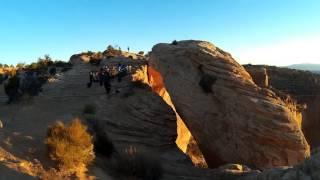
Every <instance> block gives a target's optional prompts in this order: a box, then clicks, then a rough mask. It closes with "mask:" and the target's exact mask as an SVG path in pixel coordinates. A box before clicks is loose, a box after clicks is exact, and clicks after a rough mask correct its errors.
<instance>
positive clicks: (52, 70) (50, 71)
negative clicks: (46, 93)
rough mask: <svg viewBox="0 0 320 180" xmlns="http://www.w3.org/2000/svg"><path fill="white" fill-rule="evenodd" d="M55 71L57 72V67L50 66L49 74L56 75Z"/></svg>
mask: <svg viewBox="0 0 320 180" xmlns="http://www.w3.org/2000/svg"><path fill="white" fill-rule="evenodd" d="M56 73H57V68H55V67H52V68H50V70H49V74H50V75H51V76H54V75H56Z"/></svg>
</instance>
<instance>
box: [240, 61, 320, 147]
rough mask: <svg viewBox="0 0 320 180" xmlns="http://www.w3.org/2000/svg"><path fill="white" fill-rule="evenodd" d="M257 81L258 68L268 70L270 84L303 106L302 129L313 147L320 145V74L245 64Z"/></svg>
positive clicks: (257, 81)
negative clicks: (256, 72) (255, 72)
mask: <svg viewBox="0 0 320 180" xmlns="http://www.w3.org/2000/svg"><path fill="white" fill-rule="evenodd" d="M244 67H245V68H246V69H247V70H248V72H250V74H251V76H252V77H253V79H254V80H255V82H256V83H261V82H260V81H259V80H258V79H257V78H255V75H256V74H254V73H251V72H254V71H256V70H257V69H261V68H264V69H266V70H267V74H268V75H267V76H268V79H269V82H270V86H271V87H272V88H274V89H276V90H278V91H280V92H282V93H283V94H286V95H290V96H291V97H292V98H293V99H295V100H296V101H297V102H298V103H299V104H300V105H301V106H302V107H303V108H302V112H303V113H302V115H303V117H302V130H303V133H304V135H305V137H306V139H307V141H308V143H309V144H310V146H311V148H312V149H314V148H317V147H320V136H319V128H320V93H319V90H320V75H318V74H314V73H311V72H308V71H301V70H295V69H288V68H279V67H274V66H262V65H245V66H244Z"/></svg>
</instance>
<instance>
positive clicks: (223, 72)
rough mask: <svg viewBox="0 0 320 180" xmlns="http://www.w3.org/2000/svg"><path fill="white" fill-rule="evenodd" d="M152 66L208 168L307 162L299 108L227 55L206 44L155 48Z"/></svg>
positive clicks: (307, 152)
mask: <svg viewBox="0 0 320 180" xmlns="http://www.w3.org/2000/svg"><path fill="white" fill-rule="evenodd" d="M149 61H150V62H149V65H150V66H151V67H152V68H154V69H155V70H156V71H158V72H159V73H160V74H161V75H162V78H163V82H164V85H165V88H166V90H167V91H168V93H169V95H170V97H171V100H172V102H173V104H174V106H175V108H176V111H177V113H178V114H179V115H180V116H181V118H182V120H183V121H184V122H185V124H186V126H187V127H188V129H189V130H190V131H191V134H192V135H193V136H194V138H195V140H196V141H197V143H198V145H199V147H200V150H201V151H202V153H203V155H204V157H205V159H206V161H207V163H208V165H209V167H217V166H219V165H222V164H227V163H233V164H237V163H240V164H246V165H248V166H250V167H257V168H260V169H264V168H270V167H275V166H288V165H294V164H297V163H298V162H300V161H302V160H304V159H305V158H306V157H309V155H310V150H309V145H308V143H307V141H306V140H305V137H304V135H303V133H302V131H301V129H300V127H299V121H300V120H299V119H298V117H299V116H298V114H300V113H299V112H298V110H297V108H296V106H295V105H294V104H288V103H286V102H284V101H282V100H281V99H280V98H279V97H277V96H276V94H275V93H274V92H272V91H271V90H269V89H262V88H260V87H259V86H257V85H256V84H255V83H254V82H253V80H252V78H251V76H250V75H249V73H248V72H247V71H246V70H245V69H244V68H243V67H242V66H241V65H240V64H238V63H237V62H236V61H235V60H234V59H233V58H232V56H231V55H230V54H229V53H227V52H224V51H222V50H221V49H219V48H217V47H215V46H214V45H213V44H210V43H208V42H203V41H180V42H178V43H177V44H176V45H174V44H158V45H156V46H154V47H153V49H152V52H151V55H150V60H149Z"/></svg>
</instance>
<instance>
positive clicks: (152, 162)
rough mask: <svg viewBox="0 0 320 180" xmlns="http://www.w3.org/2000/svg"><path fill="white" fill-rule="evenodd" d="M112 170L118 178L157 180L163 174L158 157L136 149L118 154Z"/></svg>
mask: <svg viewBox="0 0 320 180" xmlns="http://www.w3.org/2000/svg"><path fill="white" fill-rule="evenodd" d="M113 170H114V172H113V173H114V176H116V177H117V178H118V179H131V180H158V179H161V177H162V175H163V168H162V165H161V163H160V160H159V159H157V158H155V157H153V156H151V155H148V154H143V153H138V152H136V151H129V152H126V153H122V154H120V155H119V158H118V159H117V161H116V162H115V164H114V165H113Z"/></svg>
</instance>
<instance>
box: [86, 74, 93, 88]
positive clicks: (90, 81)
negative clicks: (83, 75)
mask: <svg viewBox="0 0 320 180" xmlns="http://www.w3.org/2000/svg"><path fill="white" fill-rule="evenodd" d="M92 82H93V72H92V71H90V72H89V83H88V84H87V87H88V88H91V86H92Z"/></svg>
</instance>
